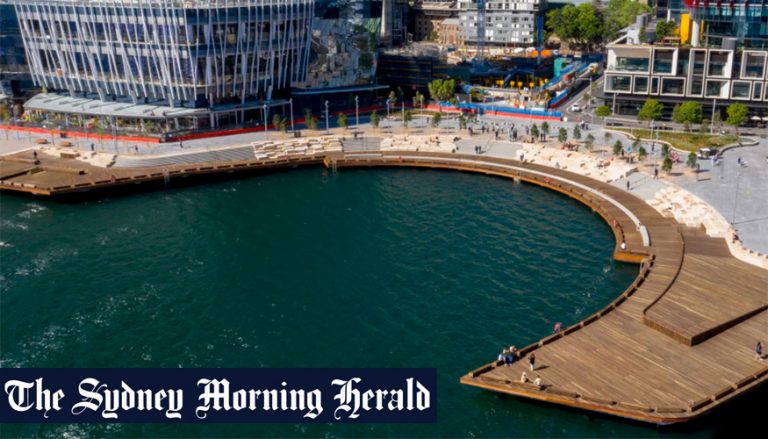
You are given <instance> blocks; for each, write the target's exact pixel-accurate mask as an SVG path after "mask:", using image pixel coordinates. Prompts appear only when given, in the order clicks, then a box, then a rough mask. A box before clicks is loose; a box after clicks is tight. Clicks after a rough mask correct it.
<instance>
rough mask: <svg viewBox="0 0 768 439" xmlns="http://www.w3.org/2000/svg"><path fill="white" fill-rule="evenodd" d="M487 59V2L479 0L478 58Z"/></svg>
mask: <svg viewBox="0 0 768 439" xmlns="http://www.w3.org/2000/svg"><path fill="white" fill-rule="evenodd" d="M484 58H485V0H477V56H476V59H478V60H483V59H484Z"/></svg>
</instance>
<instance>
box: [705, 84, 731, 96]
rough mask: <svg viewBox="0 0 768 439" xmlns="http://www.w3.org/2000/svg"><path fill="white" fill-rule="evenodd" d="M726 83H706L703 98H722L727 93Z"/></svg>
mask: <svg viewBox="0 0 768 439" xmlns="http://www.w3.org/2000/svg"><path fill="white" fill-rule="evenodd" d="M727 86H728V81H707V88H706V90H705V97H708V98H724V97H726V96H727V93H728V88H727Z"/></svg>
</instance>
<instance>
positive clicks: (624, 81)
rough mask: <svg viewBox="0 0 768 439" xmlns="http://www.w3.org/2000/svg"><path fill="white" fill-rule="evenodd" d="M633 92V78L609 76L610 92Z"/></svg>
mask: <svg viewBox="0 0 768 439" xmlns="http://www.w3.org/2000/svg"><path fill="white" fill-rule="evenodd" d="M631 90H632V77H631V76H609V77H608V91H626V92H630V91H631Z"/></svg>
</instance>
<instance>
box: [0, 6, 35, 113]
mask: <svg viewBox="0 0 768 439" xmlns="http://www.w3.org/2000/svg"><path fill="white" fill-rule="evenodd" d="M31 82H32V81H31V79H30V76H29V68H28V67H27V60H26V58H25V57H24V43H23V41H22V39H21V30H19V22H18V20H17V19H16V10H15V9H14V7H13V6H12V5H10V4H3V2H2V1H0V101H2V100H4V99H13V98H14V97H20V96H23V94H24V93H25V92H27V91H28V90H29V89H30V88H31V86H32V84H31Z"/></svg>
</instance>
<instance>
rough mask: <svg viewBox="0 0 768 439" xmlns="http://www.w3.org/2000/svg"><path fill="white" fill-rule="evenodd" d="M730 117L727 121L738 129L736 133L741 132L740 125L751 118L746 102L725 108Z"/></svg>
mask: <svg viewBox="0 0 768 439" xmlns="http://www.w3.org/2000/svg"><path fill="white" fill-rule="evenodd" d="M725 114H727V115H728V118H727V119H726V120H725V123H727V124H728V125H731V126H732V127H734V128H735V129H736V135H738V134H739V125H741V124H743V123H745V122H746V121H747V119H748V118H749V109H748V108H747V107H746V106H745V105H744V104H739V103H735V104H731V105H729V106H728V108H726V109H725Z"/></svg>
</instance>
